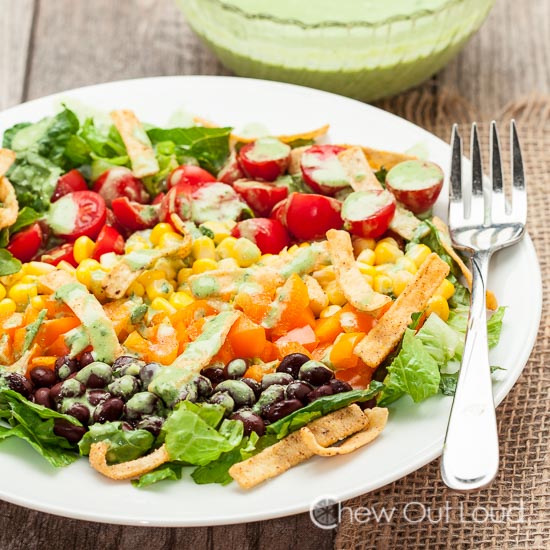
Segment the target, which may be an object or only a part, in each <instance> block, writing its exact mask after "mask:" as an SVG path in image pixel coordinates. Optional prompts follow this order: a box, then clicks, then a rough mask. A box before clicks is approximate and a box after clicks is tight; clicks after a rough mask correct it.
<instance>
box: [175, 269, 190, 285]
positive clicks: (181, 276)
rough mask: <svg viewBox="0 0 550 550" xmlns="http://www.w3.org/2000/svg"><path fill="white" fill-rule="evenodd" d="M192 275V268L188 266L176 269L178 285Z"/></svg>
mask: <svg viewBox="0 0 550 550" xmlns="http://www.w3.org/2000/svg"><path fill="white" fill-rule="evenodd" d="M191 275H193V270H192V269H191V268H190V267H182V268H181V269H180V270H179V271H178V278H177V281H178V285H182V284H184V283H186V282H187V279H188V278H189V277H190V276H191Z"/></svg>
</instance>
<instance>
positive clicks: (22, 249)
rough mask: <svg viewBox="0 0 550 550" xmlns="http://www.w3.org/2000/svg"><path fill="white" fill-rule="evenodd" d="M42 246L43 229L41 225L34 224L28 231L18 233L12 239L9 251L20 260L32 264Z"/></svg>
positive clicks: (8, 247)
mask: <svg viewBox="0 0 550 550" xmlns="http://www.w3.org/2000/svg"><path fill="white" fill-rule="evenodd" d="M41 246H42V229H40V224H39V223H33V224H32V225H31V226H30V227H28V228H27V229H23V231H19V232H17V233H16V234H15V235H13V236H12V237H11V239H10V242H9V244H8V246H6V248H7V250H9V252H11V254H12V255H13V256H15V257H16V258H17V259H18V260H20V261H22V262H30V261H31V260H32V259H33V258H34V256H35V255H36V253H37V252H38V250H39V249H40V247H41Z"/></svg>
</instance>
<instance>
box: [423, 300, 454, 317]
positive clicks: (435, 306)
mask: <svg viewBox="0 0 550 550" xmlns="http://www.w3.org/2000/svg"><path fill="white" fill-rule="evenodd" d="M432 313H435V314H436V315H437V316H438V317H439V318H440V319H442V320H443V321H447V319H448V318H449V304H448V303H447V300H445V298H443V296H432V297H431V298H430V299H429V300H428V305H427V307H426V315H427V316H430V315H431V314H432Z"/></svg>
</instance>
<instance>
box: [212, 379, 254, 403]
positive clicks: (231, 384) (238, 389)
mask: <svg viewBox="0 0 550 550" xmlns="http://www.w3.org/2000/svg"><path fill="white" fill-rule="evenodd" d="M215 391H216V392H227V393H228V394H229V395H230V396H231V397H232V398H233V401H235V405H236V407H237V408H238V407H249V406H251V405H252V404H253V403H254V402H255V401H256V396H255V395H254V391H253V390H252V388H251V387H250V386H249V385H248V384H246V383H245V382H241V381H240V380H224V381H223V382H221V383H220V384H218V385H217V386H216V390H215Z"/></svg>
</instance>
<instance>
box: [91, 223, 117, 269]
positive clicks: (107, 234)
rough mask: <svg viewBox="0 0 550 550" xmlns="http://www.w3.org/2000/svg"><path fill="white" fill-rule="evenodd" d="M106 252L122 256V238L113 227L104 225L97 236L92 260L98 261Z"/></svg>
mask: <svg viewBox="0 0 550 550" xmlns="http://www.w3.org/2000/svg"><path fill="white" fill-rule="evenodd" d="M108 252H114V253H115V254H124V238H123V237H122V235H121V234H120V233H119V232H118V231H117V230H116V229H115V228H114V227H110V226H108V225H105V226H103V229H102V230H101V231H100V232H99V235H98V236H97V239H96V243H95V248H94V252H93V254H92V258H93V259H94V260H98V261H99V259H100V258H101V256H103V254H107V253H108Z"/></svg>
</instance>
